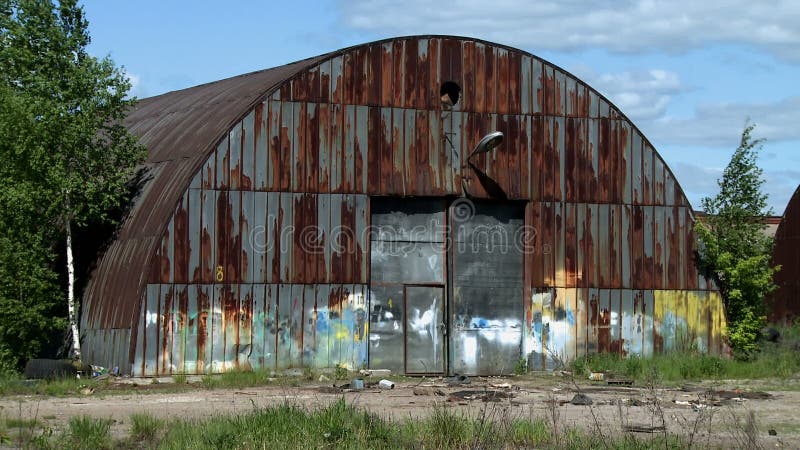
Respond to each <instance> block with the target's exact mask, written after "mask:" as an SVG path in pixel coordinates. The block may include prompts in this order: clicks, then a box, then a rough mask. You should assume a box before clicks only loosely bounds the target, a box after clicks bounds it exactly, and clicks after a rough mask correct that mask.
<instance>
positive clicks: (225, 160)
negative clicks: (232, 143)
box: [214, 134, 231, 189]
mask: <svg viewBox="0 0 800 450" xmlns="http://www.w3.org/2000/svg"><path fill="white" fill-rule="evenodd" d="M229 137H230V135H229V134H228V135H226V136H225V138H224V139H223V140H222V141H221V142H220V143H219V145H217V152H216V163H215V164H214V165H215V167H216V172H217V174H216V181H217V184H216V187H217V189H227V188H228V186H230V177H231V173H230V153H229V151H228V143H229Z"/></svg>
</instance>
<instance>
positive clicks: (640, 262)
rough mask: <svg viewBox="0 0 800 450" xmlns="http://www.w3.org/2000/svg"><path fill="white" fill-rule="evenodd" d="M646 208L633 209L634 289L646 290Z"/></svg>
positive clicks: (632, 250) (632, 262)
mask: <svg viewBox="0 0 800 450" xmlns="http://www.w3.org/2000/svg"><path fill="white" fill-rule="evenodd" d="M644 208H645V207H644V206H639V205H636V206H633V207H632V208H631V214H632V216H631V240H630V243H631V265H632V266H633V287H634V288H637V289H646V288H647V281H646V280H645V276H646V269H645V257H644Z"/></svg>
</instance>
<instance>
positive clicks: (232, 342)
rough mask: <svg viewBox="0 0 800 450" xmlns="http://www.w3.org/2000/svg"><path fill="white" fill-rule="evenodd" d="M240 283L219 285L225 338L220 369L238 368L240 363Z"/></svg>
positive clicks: (222, 327) (218, 291) (222, 326)
mask: <svg viewBox="0 0 800 450" xmlns="http://www.w3.org/2000/svg"><path fill="white" fill-rule="evenodd" d="M240 287H241V286H240V285H238V284H226V285H223V286H221V287H219V286H218V287H217V289H218V290H217V293H218V294H219V295H221V297H220V308H221V309H222V311H221V312H222V320H221V324H220V325H221V332H222V333H223V334H224V339H223V340H222V341H221V343H222V345H223V346H224V350H223V351H222V353H221V354H222V357H223V360H221V361H220V363H219V366H220V369H219V371H227V370H232V369H236V368H238V364H239V288H240Z"/></svg>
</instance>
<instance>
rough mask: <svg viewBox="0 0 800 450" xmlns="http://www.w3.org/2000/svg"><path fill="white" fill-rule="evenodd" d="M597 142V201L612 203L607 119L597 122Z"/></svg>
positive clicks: (608, 124)
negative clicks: (598, 180) (598, 181)
mask: <svg viewBox="0 0 800 450" xmlns="http://www.w3.org/2000/svg"><path fill="white" fill-rule="evenodd" d="M598 122H599V123H598V128H597V130H598V140H597V144H598V146H597V147H596V148H597V150H596V151H597V153H598V155H599V162H600V165H599V167H598V172H597V173H598V175H599V179H600V183H599V188H600V193H599V201H600V202H601V203H609V202H612V203H613V202H614V201H615V199H614V181H615V180H614V178H615V177H616V172H615V167H614V159H613V155H612V153H611V151H612V145H611V142H609V138H610V131H609V129H610V123H609V120H608V119H600V120H599V121H598Z"/></svg>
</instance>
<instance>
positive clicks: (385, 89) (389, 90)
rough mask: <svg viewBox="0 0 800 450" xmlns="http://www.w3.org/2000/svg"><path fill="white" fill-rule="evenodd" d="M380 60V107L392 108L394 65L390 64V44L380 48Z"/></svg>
mask: <svg viewBox="0 0 800 450" xmlns="http://www.w3.org/2000/svg"><path fill="white" fill-rule="evenodd" d="M380 58H381V74H380V85H381V100H380V104H381V105H386V106H394V103H393V102H394V92H393V91H394V89H393V80H392V74H393V73H394V70H393V68H394V65H393V64H392V43H391V42H387V43H385V44H382V45H381V46H380Z"/></svg>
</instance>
